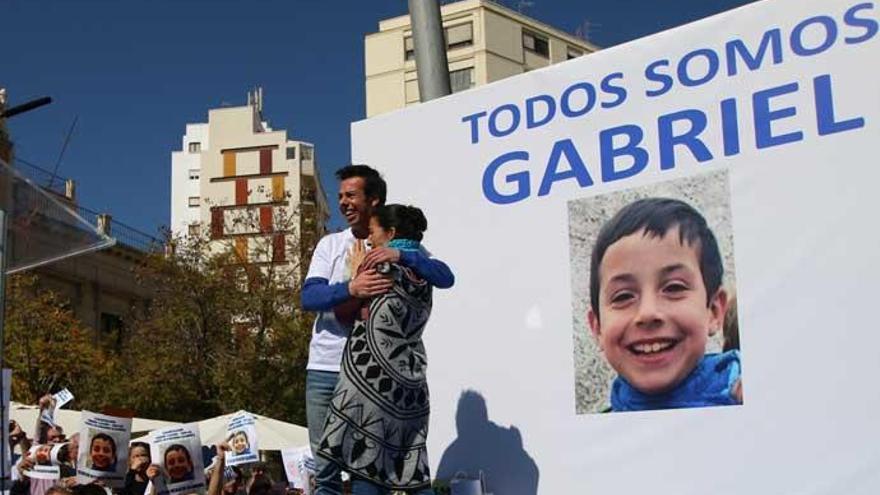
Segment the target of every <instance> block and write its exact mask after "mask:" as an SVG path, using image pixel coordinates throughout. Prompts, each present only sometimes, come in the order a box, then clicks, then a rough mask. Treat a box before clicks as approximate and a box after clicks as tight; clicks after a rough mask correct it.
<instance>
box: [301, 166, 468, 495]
mask: <svg viewBox="0 0 880 495" xmlns="http://www.w3.org/2000/svg"><path fill="white" fill-rule="evenodd" d="M336 178H337V179H339V181H340V182H339V210H340V211H341V212H342V215H343V216H344V217H345V220H346V222H347V223H348V227H349V228H347V229H346V230H344V231H342V232H337V233H334V234H329V235H326V236H324V237H323V238H322V239H321V240H320V241H319V242H318V245H317V246H316V247H315V252H314V253H313V255H312V262H311V265H309V272H308V275H307V276H306V280H305V283H304V284H303V290H302V307H303V309H304V310H306V311H317V312H318V317H317V318H316V319H315V325H314V328H313V329H312V340H311V342H310V344H309V363H308V366H307V367H306V369H307V375H306V416H307V420H308V427H309V441H310V443H311V447H312V453H313V455H314V453H315V452H317V446H318V445H317V444H318V442H319V441H320V440H321V435H322V433H323V431H324V419H325V417H326V415H327V409H328V407H329V405H330V399H331V397H332V395H333V390H334V388H335V387H336V381H337V379H338V377H339V368H340V365H341V363H342V352H343V349H344V348H345V342H346V339H347V338H348V334H349V332H350V331H351V324H350V323H344V322H341V321H339V320H338V319H337V318H336V315H335V314H334V312H333V308H335V307H337V306H339V305H341V304H343V303H345V302H346V301H348V300H350V299H351V298H364V299H366V298H370V297H373V296H377V295H379V294H384V293H385V292H386V291H388V290H389V289H391V286H392V282H391V280H389V279H387V278H385V277H384V276H383V275H381V274H379V273H378V272H376V270H375V269H370V270H365V271H362V272H361V273H360V274H357V275H356V276H353V274H352V273H350V269H349V263H348V257H349V254H350V252H351V251H352V248H354V246H355V245H356V244H359V247H361V248H362V247H364V240H365V239H366V238H367V234H368V233H369V223H370V215H371V213H372V211H373V209H374V208H376V207H378V206H381V205H383V204H385V196H386V190H387V186H386V184H385V180H384V179H382V176H381V175H380V174H379V172H377V171H376V170H374V169H373V168H371V167H368V166H366V165H348V166H346V167H343V168H341V169H339V170H337V171H336ZM367 260H370V262H371V263H376V262H382V261H392V262H398V263H401V264H404V265H407V266H409V267H411V268H412V269H413V270H415V271H416V272H418V273H419V275H421V276H422V277H424V278H425V279H427V280H428V281H429V282H431V283H432V285H434V286H435V287H439V288H448V287H451V286H452V285H453V283H454V281H455V280H454V277H453V275H452V272H451V271H450V270H449V267H447V266H446V265H445V264H444V263H443V262H442V261H439V260H435V259H432V258H430V257H429V256H428V254H427V252H401V251H397V250H395V249H388V248H381V249H376V250H373V251H371V252H370V253H369V254H367ZM366 262H367V261H366V260H365V263H366ZM365 266H371V264H367V265H365ZM315 460H316V464H317V469H318V474H317V481H318V491H317V492H316V495H324V494H328V493H334V494H335V493H341V491H342V490H341V487H342V485H341V480H340V479H339V469H338V468H336V467H335V466H334V465H333V464H332V463H329V462H328V461H326V460H324V459H323V458H321V457H320V456H317V455H316V456H315Z"/></svg>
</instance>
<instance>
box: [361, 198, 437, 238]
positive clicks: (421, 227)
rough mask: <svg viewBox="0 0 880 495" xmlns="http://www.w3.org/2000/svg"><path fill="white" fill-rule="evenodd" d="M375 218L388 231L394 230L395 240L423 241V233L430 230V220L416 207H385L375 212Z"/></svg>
mask: <svg viewBox="0 0 880 495" xmlns="http://www.w3.org/2000/svg"><path fill="white" fill-rule="evenodd" d="M373 217H375V218H376V221H377V222H379V225H380V226H381V227H382V228H383V229H385V230H388V229H390V228H392V227H393V228H394V238H395V239H411V240H413V241H421V240H422V233H423V232H424V231H426V230H428V219H427V218H425V214H424V213H422V210H420V209H418V208H416V207H415V206H407V205H385V206H380V207H379V208H376V209H375V210H373Z"/></svg>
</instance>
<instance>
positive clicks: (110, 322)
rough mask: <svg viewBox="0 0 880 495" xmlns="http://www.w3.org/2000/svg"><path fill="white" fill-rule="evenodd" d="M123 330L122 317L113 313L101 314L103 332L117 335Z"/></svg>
mask: <svg viewBox="0 0 880 495" xmlns="http://www.w3.org/2000/svg"><path fill="white" fill-rule="evenodd" d="M121 330H122V317H121V316H119V315H114V314H112V313H103V312H102V313H101V332H102V333H104V334H108V335H109V334H115V333H118V332H120V331H121Z"/></svg>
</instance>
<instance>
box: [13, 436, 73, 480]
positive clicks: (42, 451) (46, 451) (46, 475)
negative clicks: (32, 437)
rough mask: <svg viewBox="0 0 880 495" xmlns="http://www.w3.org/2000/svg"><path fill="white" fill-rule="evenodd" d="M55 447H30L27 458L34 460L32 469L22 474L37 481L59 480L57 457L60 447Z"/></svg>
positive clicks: (58, 445) (59, 469)
mask: <svg viewBox="0 0 880 495" xmlns="http://www.w3.org/2000/svg"><path fill="white" fill-rule="evenodd" d="M64 445H67V444H56V445H48V444H47V445H32V446H31V448H30V450H28V456H29V457H30V458H31V459H33V460H34V464H33V467H31V468H30V469H27V470H25V471H23V472H22V473H23V474H24V475H25V476H27V477H28V478H33V479H38V480H57V479H60V478H61V467H60V464H59V462H58V455H59V452H60V450H61V448H62V446H64Z"/></svg>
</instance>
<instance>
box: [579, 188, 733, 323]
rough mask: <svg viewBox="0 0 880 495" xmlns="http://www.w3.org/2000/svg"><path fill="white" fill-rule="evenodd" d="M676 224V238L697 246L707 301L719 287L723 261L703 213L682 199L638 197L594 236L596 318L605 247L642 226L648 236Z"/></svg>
mask: <svg viewBox="0 0 880 495" xmlns="http://www.w3.org/2000/svg"><path fill="white" fill-rule="evenodd" d="M675 226H677V227H678V237H679V242H681V243H682V244H684V243H685V242H687V243H688V245H690V246H694V247H695V248H696V250H697V257H698V258H699V261H700V273H701V275H702V277H703V285H704V286H705V287H706V304H707V305H708V304H709V303H710V302H711V301H712V297H714V296H715V293H716V292H717V291H718V288H719V287H721V278H722V276H723V275H724V265H723V263H722V262H721V252H720V251H719V250H718V242H717V241H716V240H715V235H714V234H713V233H712V230H711V229H710V228H709V225H708V224H707V223H706V219H705V218H703V215H700V212H698V211H697V210H696V209H694V208H693V207H692V206H691V205H689V204H687V203H685V202H684V201H679V200H677V199H668V198H647V199H640V200H638V201H635V202H633V203H630V204H628V205H627V206H625V207H624V208H623V209H621V210H620V211H618V212H617V214H616V215H614V217H613V218H612V219H611V220H609V221H608V222H607V223H606V224H605V225H603V226H602V229H601V230H600V231H599V235H598V236H597V237H596V243H595V245H594V246H593V255H592V257H591V259H590V305H591V307H592V308H593V313H595V314H596V318H597V319H598V318H599V266H600V265H601V264H602V258H604V257H605V252H606V251H607V250H608V248H609V247H610V246H611V245H612V244H614V243H615V242H617V241H619V240H620V239H622V238H624V237H626V236H628V235H632V234H634V233H636V232H639V231H641V230H644V231H645V235H647V236H651V237H663V236H664V235H666V231H667V230H669V229H670V228H672V227H675Z"/></svg>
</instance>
